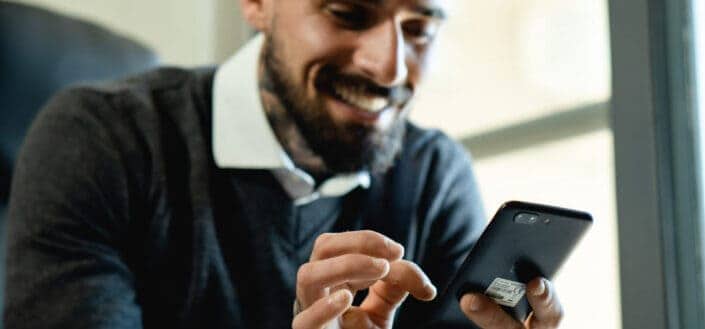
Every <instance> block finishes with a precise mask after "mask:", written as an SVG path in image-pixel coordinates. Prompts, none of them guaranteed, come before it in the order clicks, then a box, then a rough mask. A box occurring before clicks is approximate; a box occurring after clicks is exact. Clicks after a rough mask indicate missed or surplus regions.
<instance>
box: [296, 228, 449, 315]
mask: <svg viewBox="0 0 705 329" xmlns="http://www.w3.org/2000/svg"><path fill="white" fill-rule="evenodd" d="M403 255H404V247H402V245H400V244H398V243H396V242H394V241H392V240H391V239H389V238H387V237H385V236H384V235H382V234H379V233H376V232H373V231H355V232H345V233H326V234H323V235H321V236H319V237H318V238H317V239H316V242H315V244H314V247H313V252H312V253H311V258H310V260H309V262H308V263H306V264H303V265H302V266H301V267H300V268H299V271H298V274H297V278H296V297H297V301H298V303H299V306H300V309H301V312H300V313H299V314H296V315H295V317H294V321H293V323H292V328H294V329H314V328H315V329H319V328H355V329H360V328H365V329H366V328H391V326H392V320H393V318H394V313H395V312H396V309H397V308H398V307H399V305H401V303H402V302H403V301H404V299H406V296H408V295H409V293H410V294H411V295H412V296H414V297H415V298H417V299H420V300H431V299H433V298H434V297H435V296H436V288H435V287H434V286H433V284H431V282H430V280H429V279H428V277H427V276H426V274H425V273H424V272H423V271H422V270H421V269H420V268H419V267H418V266H417V265H416V264H414V263H412V262H409V261H406V260H402V256H403ZM366 288H369V293H368V295H367V297H366V298H365V300H364V301H363V302H362V304H361V305H360V306H359V307H353V306H351V305H352V301H353V297H354V295H355V293H356V292H357V291H359V290H363V289H366Z"/></svg>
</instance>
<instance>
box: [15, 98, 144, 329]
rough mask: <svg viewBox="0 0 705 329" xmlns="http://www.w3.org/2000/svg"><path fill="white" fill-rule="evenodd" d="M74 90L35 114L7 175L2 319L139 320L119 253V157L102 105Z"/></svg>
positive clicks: (25, 324)
mask: <svg viewBox="0 0 705 329" xmlns="http://www.w3.org/2000/svg"><path fill="white" fill-rule="evenodd" d="M106 111H110V106H109V105H108V102H107V100H106V99H104V97H102V96H101V95H99V94H98V93H95V92H91V91H85V90H84V91H81V90H74V91H70V92H64V93H62V94H60V95H59V96H57V97H55V98H54V99H53V100H52V101H51V102H50V103H49V105H47V107H46V108H45V109H44V110H43V111H42V113H41V114H40V116H39V117H38V118H37V119H36V120H35V123H34V124H33V126H32V128H31V130H30V132H29V135H28V136H27V138H26V140H25V144H24V146H23V149H22V151H21V155H20V157H19V159H18V163H17V166H16V168H17V169H16V172H15V175H14V177H13V183H12V192H11V199H10V206H9V219H8V255H7V265H8V266H7V268H8V272H7V291H6V305H5V310H4V320H5V324H6V326H7V327H8V328H141V327H142V321H141V310H140V308H139V306H138V303H137V302H136V298H137V297H136V292H135V291H136V290H135V287H134V275H133V273H131V271H130V269H129V267H128V266H127V264H125V262H124V257H121V256H122V255H121V254H122V253H123V251H124V248H123V247H124V245H125V243H126V241H128V240H129V239H128V236H127V235H128V233H127V232H128V230H127V226H128V222H127V219H128V218H130V216H129V202H130V200H129V194H128V192H127V190H128V179H127V175H126V169H125V166H124V163H123V161H122V156H121V154H120V152H119V151H118V148H117V147H116V145H115V144H114V140H113V139H112V138H111V133H110V129H109V128H108V124H107V123H106V122H105V120H101V119H100V118H99V115H98V114H99V113H105V112H106Z"/></svg>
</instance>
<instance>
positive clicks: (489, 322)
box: [460, 293, 524, 329]
mask: <svg viewBox="0 0 705 329" xmlns="http://www.w3.org/2000/svg"><path fill="white" fill-rule="evenodd" d="M460 309H461V310H463V313H465V315H467V317H468V318H469V319H470V320H471V321H472V322H474V323H475V324H476V325H478V326H480V327H481V328H484V329H504V328H507V329H519V328H524V325H523V324H521V323H519V322H518V321H517V320H516V319H514V318H513V317H511V316H510V315H509V314H507V312H505V311H504V310H503V309H502V308H501V307H500V306H499V305H497V304H496V303H495V302H493V301H492V300H491V299H489V298H487V297H486V296H485V295H483V294H477V293H470V294H466V295H464V296H463V298H462V299H460Z"/></svg>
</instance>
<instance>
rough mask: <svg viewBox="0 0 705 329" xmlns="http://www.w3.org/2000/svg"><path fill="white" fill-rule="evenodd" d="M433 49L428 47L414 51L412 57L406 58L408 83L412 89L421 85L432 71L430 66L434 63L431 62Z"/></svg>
mask: <svg viewBox="0 0 705 329" xmlns="http://www.w3.org/2000/svg"><path fill="white" fill-rule="evenodd" d="M434 49H435V48H434V47H432V46H429V47H427V48H426V49H421V50H414V51H413V53H412V55H410V56H408V59H407V67H408V68H409V82H410V83H411V84H412V85H413V86H414V87H417V86H418V85H419V84H420V83H422V82H423V81H424V79H425V78H426V76H427V75H428V72H429V71H430V70H432V69H433V67H432V65H433V64H434V63H435V62H434V61H433V57H434Z"/></svg>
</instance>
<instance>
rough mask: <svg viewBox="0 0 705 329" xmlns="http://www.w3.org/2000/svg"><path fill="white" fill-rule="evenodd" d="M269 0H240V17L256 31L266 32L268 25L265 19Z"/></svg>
mask: <svg viewBox="0 0 705 329" xmlns="http://www.w3.org/2000/svg"><path fill="white" fill-rule="evenodd" d="M270 6H271V4H270V3H269V0H240V9H241V10H242V16H243V17H244V18H245V20H247V22H248V23H249V24H250V25H251V26H252V27H253V28H255V29H256V30H258V31H260V32H267V30H268V27H269V23H268V21H269V20H268V19H267V16H268V15H267V12H268V7H270Z"/></svg>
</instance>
